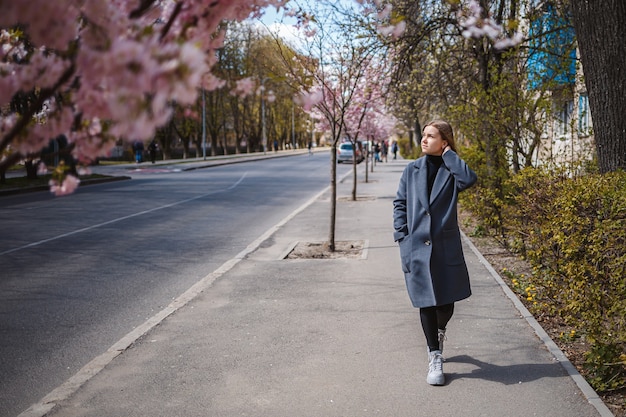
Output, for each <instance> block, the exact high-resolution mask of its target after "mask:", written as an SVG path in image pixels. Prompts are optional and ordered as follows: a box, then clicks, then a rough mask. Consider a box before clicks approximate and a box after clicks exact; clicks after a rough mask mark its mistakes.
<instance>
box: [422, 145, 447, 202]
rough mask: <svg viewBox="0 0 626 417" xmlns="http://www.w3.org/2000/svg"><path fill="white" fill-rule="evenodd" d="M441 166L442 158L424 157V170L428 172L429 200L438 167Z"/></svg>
mask: <svg viewBox="0 0 626 417" xmlns="http://www.w3.org/2000/svg"><path fill="white" fill-rule="evenodd" d="M441 164H443V157H441V156H435V155H426V169H427V172H428V197H429V198H430V192H431V191H432V189H433V184H434V183H435V177H436V176H437V171H439V167H440V166H441Z"/></svg>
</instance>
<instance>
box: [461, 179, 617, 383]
mask: <svg viewBox="0 0 626 417" xmlns="http://www.w3.org/2000/svg"><path fill="white" fill-rule="evenodd" d="M505 190H506V197H505V198H504V199H503V200H502V201H500V202H499V204H500V203H501V204H502V207H501V208H502V228H501V230H504V231H505V232H506V241H507V244H508V246H509V247H510V248H512V249H513V250H515V251H516V252H518V253H519V254H521V255H522V256H524V257H525V258H526V259H527V260H528V261H529V262H530V263H531V265H532V266H533V270H534V271H535V272H534V275H533V277H532V281H533V284H534V285H535V286H536V288H537V301H539V304H540V308H542V309H543V310H544V311H545V312H546V313H548V314H556V315H558V316H559V317H560V318H561V319H562V320H563V321H564V322H565V323H567V324H568V325H570V326H572V327H573V328H575V329H576V330H577V332H578V333H579V334H581V335H583V337H585V340H586V342H588V345H589V350H588V352H586V355H585V366H584V368H585V374H586V377H587V379H588V381H589V382H590V383H591V384H592V386H593V387H594V388H595V389H596V390H598V391H610V390H615V389H620V388H624V387H626V173H625V172H618V173H609V174H603V175H600V174H588V175H584V176H580V177H575V178H571V177H569V176H568V175H566V173H565V172H554V171H548V170H542V169H537V168H526V169H524V170H522V171H521V172H520V173H519V174H518V175H515V176H513V177H512V178H511V179H510V180H509V181H507V183H506V184H505ZM482 194H483V196H485V195H486V192H485V191H482ZM488 207H489V206H488ZM476 209H477V207H473V210H472V211H473V212H474V213H475V214H478V215H480V213H489V210H486V211H480V210H478V211H477V210H476ZM483 221H484V222H483V224H486V225H489V224H490V220H489V218H487V219H483Z"/></svg>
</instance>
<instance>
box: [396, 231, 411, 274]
mask: <svg viewBox="0 0 626 417" xmlns="http://www.w3.org/2000/svg"><path fill="white" fill-rule="evenodd" d="M410 242H411V238H410V237H409V236H408V235H407V236H405V237H403V238H402V239H400V240H398V245H399V246H400V263H401V264H402V272H404V273H405V274H406V273H409V272H411V268H410V265H411V244H410Z"/></svg>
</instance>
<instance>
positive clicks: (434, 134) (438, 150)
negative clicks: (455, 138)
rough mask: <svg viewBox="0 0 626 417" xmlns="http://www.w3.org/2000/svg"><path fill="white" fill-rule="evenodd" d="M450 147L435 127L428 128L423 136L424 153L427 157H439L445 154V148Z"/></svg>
mask: <svg viewBox="0 0 626 417" xmlns="http://www.w3.org/2000/svg"><path fill="white" fill-rule="evenodd" d="M447 145H448V141H447V140H444V139H442V138H441V133H439V130H438V129H437V128H436V127H434V126H426V127H425V128H424V134H423V135H422V152H423V153H425V154H426V155H434V156H439V155H441V154H442V153H443V148H445V147H446V146H447Z"/></svg>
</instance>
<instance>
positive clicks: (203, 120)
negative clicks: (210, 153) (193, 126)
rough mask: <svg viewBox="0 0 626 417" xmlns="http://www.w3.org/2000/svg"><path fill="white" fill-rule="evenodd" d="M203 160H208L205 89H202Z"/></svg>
mask: <svg viewBox="0 0 626 417" xmlns="http://www.w3.org/2000/svg"><path fill="white" fill-rule="evenodd" d="M202 158H203V159H204V160H206V102H205V100H204V88H203V89H202Z"/></svg>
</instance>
